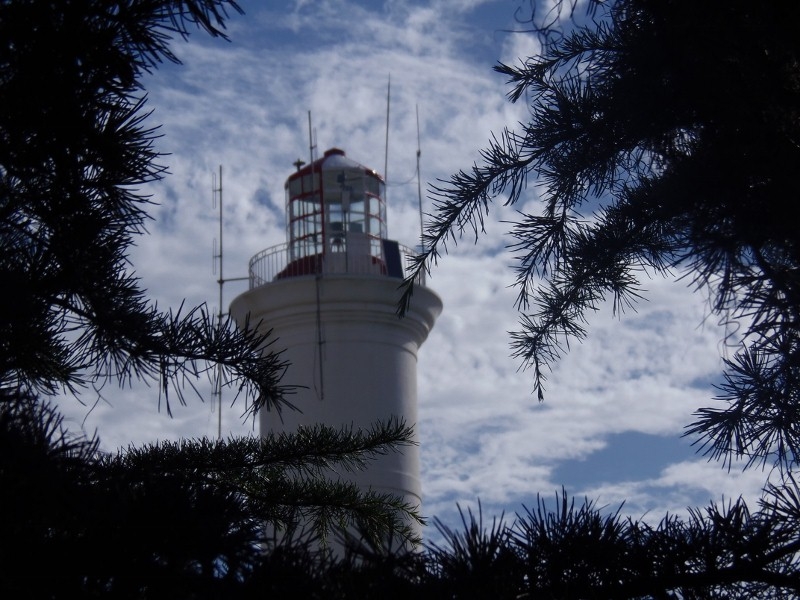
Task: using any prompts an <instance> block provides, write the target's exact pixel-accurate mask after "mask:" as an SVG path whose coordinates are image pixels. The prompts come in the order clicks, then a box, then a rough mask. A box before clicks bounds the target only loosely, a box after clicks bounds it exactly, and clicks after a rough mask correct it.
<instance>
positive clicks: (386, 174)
mask: <svg viewBox="0 0 800 600" xmlns="http://www.w3.org/2000/svg"><path fill="white" fill-rule="evenodd" d="M391 95H392V75H391V73H390V74H389V83H388V84H387V86H386V148H385V149H384V152H383V181H384V183H386V184H387V185H386V188H387V189H386V190H385V191H384V193H383V195H384V200H386V196H388V187H389V186H388V183H389V98H390V97H391Z"/></svg>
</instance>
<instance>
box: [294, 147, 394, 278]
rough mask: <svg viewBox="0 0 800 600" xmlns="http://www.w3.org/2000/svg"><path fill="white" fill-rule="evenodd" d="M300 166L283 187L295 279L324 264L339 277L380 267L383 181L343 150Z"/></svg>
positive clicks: (298, 164)
mask: <svg viewBox="0 0 800 600" xmlns="http://www.w3.org/2000/svg"><path fill="white" fill-rule="evenodd" d="M296 165H297V166H298V170H297V172H296V173H293V174H292V175H290V176H289V178H288V179H287V180H286V185H285V189H286V222H287V240H288V257H287V258H288V263H289V265H288V267H291V270H292V274H302V273H313V272H319V271H320V270H321V264H320V263H328V264H327V267H328V268H327V269H325V270H330V269H331V268H333V270H335V271H339V270H341V269H340V268H337V267H343V268H345V270H347V269H346V268H347V266H348V265H350V266H353V267H354V268H355V269H357V270H359V271H360V270H363V267H364V266H365V265H367V266H368V265H370V264H372V265H376V266H377V267H380V263H381V262H382V256H383V250H382V240H383V239H385V238H386V203H385V200H384V196H385V194H384V191H385V185H384V181H383V178H382V177H381V176H380V175H378V173H377V172H375V171H374V170H373V169H369V168H367V167H365V166H363V165H361V164H359V163H357V162H355V161H354V160H351V159H349V158H347V156H345V153H344V151H343V150H340V149H339V148H331V149H330V150H327V151H326V152H325V154H324V156H323V157H322V158H321V159H319V160H316V161H314V162H313V163H311V164H310V165H306V166H304V167H303V166H302V163H300V162H298V163H296ZM301 167H302V168H301ZM338 263H341V265H338ZM287 274H288V273H287Z"/></svg>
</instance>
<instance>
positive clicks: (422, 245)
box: [416, 104, 425, 252]
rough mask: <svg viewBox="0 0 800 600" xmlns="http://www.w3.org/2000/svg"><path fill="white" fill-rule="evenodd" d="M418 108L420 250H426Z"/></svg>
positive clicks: (417, 107) (417, 106)
mask: <svg viewBox="0 0 800 600" xmlns="http://www.w3.org/2000/svg"><path fill="white" fill-rule="evenodd" d="M416 109H417V197H418V198H419V248H420V252H425V225H424V224H423V222H422V173H420V169H419V158H420V156H421V155H422V149H421V148H420V144H419V104H417V105H416Z"/></svg>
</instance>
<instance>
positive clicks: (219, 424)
mask: <svg viewBox="0 0 800 600" xmlns="http://www.w3.org/2000/svg"><path fill="white" fill-rule="evenodd" d="M214 193H216V194H217V197H218V198H219V255H218V258H219V279H218V280H217V283H218V284H219V314H218V315H217V330H218V333H220V334H221V333H222V299H223V298H222V287H223V285H224V283H225V276H224V273H223V271H222V268H223V262H222V229H223V227H222V165H220V166H219V187H218V188H217V189H215V190H214ZM222 375H223V373H222V364H218V365H217V397H218V400H219V409H218V410H217V439H222Z"/></svg>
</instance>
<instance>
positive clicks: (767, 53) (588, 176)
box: [404, 0, 800, 467]
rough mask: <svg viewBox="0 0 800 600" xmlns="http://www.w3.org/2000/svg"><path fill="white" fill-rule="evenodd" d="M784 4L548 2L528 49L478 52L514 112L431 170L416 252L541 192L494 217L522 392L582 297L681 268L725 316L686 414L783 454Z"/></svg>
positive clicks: (590, 307) (791, 80)
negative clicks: (513, 119) (527, 53)
mask: <svg viewBox="0 0 800 600" xmlns="http://www.w3.org/2000/svg"><path fill="white" fill-rule="evenodd" d="M537 5H538V3H537ZM570 9H573V10H576V12H575V13H573V14H572V18H571V19H570V18H566V24H565V21H564V19H562V20H559V18H558V15H559V14H560V15H561V17H565V15H566V14H567V13H568V12H569V10H570ZM798 18H800V8H799V7H798V4H797V3H793V2H775V3H770V4H769V5H768V7H767V6H762V5H755V4H753V3H752V2H746V1H744V0H742V1H739V0H737V1H734V2H725V3H723V4H719V3H709V2H702V3H698V2H692V1H690V0H666V1H664V0H621V1H609V2H602V1H595V2H590V3H589V14H584V13H583V9H577V7H576V3H574V2H568V1H564V2H558V3H556V8H554V9H553V11H551V12H549V13H547V14H544V15H540V14H537V13H534V15H533V16H532V18H531V22H530V23H529V25H530V26H531V27H532V28H533V29H534V31H535V33H537V34H538V36H539V40H540V42H541V44H542V51H541V53H540V54H538V55H536V56H531V57H528V58H525V59H523V60H521V62H520V63H519V64H516V65H506V64H499V65H498V66H497V67H496V70H497V71H499V72H500V73H502V74H504V75H506V76H507V78H508V82H509V84H510V86H511V90H510V91H509V94H508V95H509V98H510V99H511V100H512V101H514V102H517V101H525V102H527V103H528V106H529V114H530V118H529V120H528V121H527V122H526V123H521V124H519V126H518V127H517V128H516V129H513V130H512V129H507V130H505V131H503V132H502V133H501V134H499V135H497V136H496V137H495V138H494V139H493V140H492V141H491V143H490V144H489V146H488V147H487V148H486V149H484V150H483V153H482V155H483V158H482V161H481V162H480V163H478V164H475V165H474V166H473V167H472V169H470V170H466V171H461V172H459V173H457V174H455V175H454V176H452V178H451V179H450V180H448V181H443V182H440V183H439V184H438V185H437V186H435V187H434V189H433V196H434V200H435V211H434V213H433V215H432V216H431V219H430V222H429V225H428V227H427V234H426V236H425V253H424V254H423V255H421V256H420V257H419V262H418V266H417V269H418V270H421V269H426V268H429V267H430V266H431V265H432V264H433V263H435V262H436V261H437V260H438V258H439V255H440V252H441V251H442V250H443V249H445V248H446V247H447V243H448V241H453V242H455V241H457V240H458V239H459V237H460V236H462V235H463V234H465V233H469V234H471V235H474V236H475V237H477V236H478V235H479V234H480V232H481V230H482V227H483V220H484V219H485V218H486V215H487V214H488V210H489V205H490V203H491V202H493V201H494V200H495V199H499V200H500V201H502V202H504V203H505V204H509V205H514V204H516V203H517V202H518V201H519V200H520V198H521V197H522V196H523V194H525V193H526V190H527V189H528V184H529V183H534V182H535V187H536V191H537V192H538V194H539V196H540V198H541V208H540V210H539V211H537V212H533V213H531V214H520V215H519V220H518V222H516V223H515V224H514V225H513V227H512V229H511V232H510V236H511V242H510V249H511V250H512V252H513V253H514V254H515V257H516V259H517V263H516V285H517V289H518V299H517V307H518V308H519V310H520V313H521V318H520V328H519V331H517V332H516V333H514V334H513V338H512V347H513V350H514V353H515V354H516V356H517V357H519V359H520V360H521V361H522V363H523V365H524V366H525V367H529V368H530V369H531V370H532V373H533V377H534V386H535V391H536V392H537V393H538V396H539V398H540V399H542V398H543V390H544V388H543V382H544V380H545V378H546V375H547V370H548V367H549V366H550V365H551V364H552V363H553V361H555V360H557V359H558V358H559V357H560V356H561V354H562V353H563V352H564V351H565V349H566V347H567V344H568V342H569V340H570V339H574V338H577V339H581V338H583V337H584V336H585V335H586V333H587V331H586V326H587V315H588V314H590V313H591V312H592V311H594V310H597V309H598V308H599V307H600V305H601V303H603V302H605V301H610V302H611V304H612V305H613V309H614V310H615V311H624V310H625V309H626V308H628V307H630V306H631V305H633V304H635V303H636V301H637V300H638V299H639V298H640V296H641V295H642V293H643V292H642V288H641V284H640V281H641V279H642V277H643V276H644V274H645V273H647V274H660V275H665V276H671V275H673V274H675V275H680V276H681V277H684V278H686V279H687V280H688V281H690V282H691V283H692V284H693V285H694V287H695V288H696V289H697V290H698V291H700V292H702V293H705V294H707V296H708V299H709V306H710V310H711V312H712V313H713V314H714V315H715V316H717V317H719V318H721V319H723V320H726V321H727V322H728V323H730V324H731V325H732V326H733V327H734V328H738V329H739V331H740V333H742V334H743V335H742V341H741V347H740V350H739V351H738V352H737V353H736V354H735V356H734V357H733V358H732V359H730V360H728V361H727V368H726V372H725V384H724V386H723V388H722V393H721V397H720V400H721V401H722V402H721V403H720V404H717V405H715V406H714V407H711V408H702V409H701V410H699V412H698V414H697V416H698V419H697V421H696V423H695V424H694V425H693V426H692V427H691V428H690V429H689V432H690V433H692V434H698V436H699V439H700V443H701V444H702V445H703V447H704V448H706V450H707V451H708V452H709V454H710V455H711V456H712V457H715V458H723V459H725V460H733V459H738V458H744V459H745V460H747V461H750V462H751V463H756V464H761V463H765V462H767V463H778V464H779V465H781V466H782V467H787V466H790V465H791V464H793V463H794V462H795V461H796V459H797V456H798V444H800V436H798V429H797V427H796V423H797V422H798V420H800V419H798V416H800V413H798V398H797V394H798V389H799V387H798V383H800V379H799V378H800V334H799V333H798V331H799V327H800V277H799V275H798V274H799V273H800V246H798V235H797V226H796V225H797V223H798V222H800V208H798V207H799V206H800V204H798V202H797V199H798V198H800V181H799V180H798V178H797V176H796V173H797V172H798V166H800V144H799V143H798V142H799V141H800V112H798V111H800V108H798V107H800V68H799V67H798V65H799V64H800V41H798V40H800V38H798V36H797V35H796V32H795V30H794V25H793V24H794V23H797V21H798ZM412 284H413V280H412V278H409V279H408V280H407V282H406V285H407V295H406V298H405V300H404V302H408V301H409V300H410V292H411V286H412Z"/></svg>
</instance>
